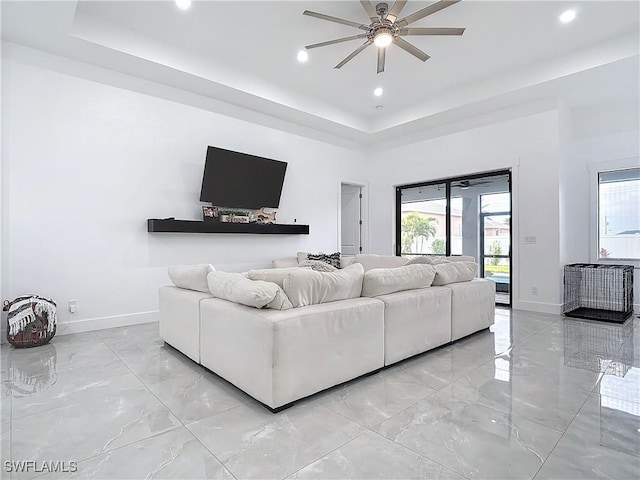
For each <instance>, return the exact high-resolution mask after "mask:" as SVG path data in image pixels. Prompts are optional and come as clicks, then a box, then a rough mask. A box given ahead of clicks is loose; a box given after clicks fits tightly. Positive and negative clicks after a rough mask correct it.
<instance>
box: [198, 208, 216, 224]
mask: <svg viewBox="0 0 640 480" xmlns="http://www.w3.org/2000/svg"><path fill="white" fill-rule="evenodd" d="M202 218H204V220H205V221H206V222H219V221H220V212H219V211H218V207H207V206H203V207H202Z"/></svg>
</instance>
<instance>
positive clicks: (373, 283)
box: [362, 265, 436, 297]
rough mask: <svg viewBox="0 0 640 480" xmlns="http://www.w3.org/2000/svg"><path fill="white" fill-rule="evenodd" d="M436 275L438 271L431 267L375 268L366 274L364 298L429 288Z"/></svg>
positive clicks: (363, 283)
mask: <svg viewBox="0 0 640 480" xmlns="http://www.w3.org/2000/svg"><path fill="white" fill-rule="evenodd" d="M435 275H436V269H435V267H433V266H431V265H404V266H402V267H395V268H373V269H371V270H369V271H367V272H365V274H364V280H363V281H362V296H363V297H376V296H378V295H385V294H387V293H394V292H401V291H403V290H413V289H414V288H424V287H429V286H431V282H432V281H433V278H434V277H435Z"/></svg>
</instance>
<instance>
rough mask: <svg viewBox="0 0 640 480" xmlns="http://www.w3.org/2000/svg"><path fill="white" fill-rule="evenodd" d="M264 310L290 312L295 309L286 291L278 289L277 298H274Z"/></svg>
mask: <svg viewBox="0 0 640 480" xmlns="http://www.w3.org/2000/svg"><path fill="white" fill-rule="evenodd" d="M264 308H271V309H273V310H289V309H290V308H293V305H291V300H289V297H287V294H286V293H284V290H283V289H282V288H280V287H278V292H277V293H276V296H275V297H273V300H271V301H270V302H269V303H267V304H266V305H265V306H264Z"/></svg>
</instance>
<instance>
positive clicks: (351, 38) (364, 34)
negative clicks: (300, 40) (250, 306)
mask: <svg viewBox="0 0 640 480" xmlns="http://www.w3.org/2000/svg"><path fill="white" fill-rule="evenodd" d="M358 38H367V34H366V33H361V34H360V35H352V36H350V37H344V38H337V39H336V40H329V41H327V42H320V43H314V44H313V45H306V46H305V47H304V48H306V49H307V50H309V49H310V48H318V47H325V46H327V45H333V44H334V43H342V42H348V41H349V40H357V39H358Z"/></svg>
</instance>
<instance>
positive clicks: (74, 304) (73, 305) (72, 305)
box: [69, 300, 78, 313]
mask: <svg viewBox="0 0 640 480" xmlns="http://www.w3.org/2000/svg"><path fill="white" fill-rule="evenodd" d="M77 311H78V301H77V300H69V313H76V312H77Z"/></svg>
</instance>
